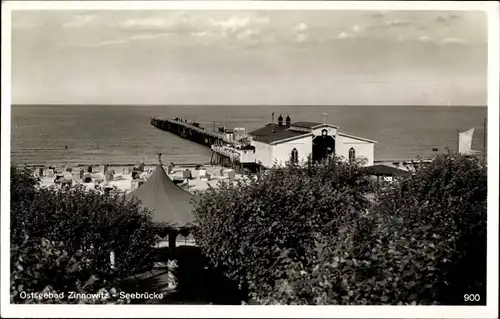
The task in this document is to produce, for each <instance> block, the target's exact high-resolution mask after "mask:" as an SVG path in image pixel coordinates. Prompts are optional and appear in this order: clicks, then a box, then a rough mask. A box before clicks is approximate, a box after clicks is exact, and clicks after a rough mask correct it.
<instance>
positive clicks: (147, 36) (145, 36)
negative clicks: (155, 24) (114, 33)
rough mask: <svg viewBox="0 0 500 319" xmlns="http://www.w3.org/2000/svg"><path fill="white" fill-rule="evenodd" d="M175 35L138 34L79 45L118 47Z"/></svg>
mask: <svg viewBox="0 0 500 319" xmlns="http://www.w3.org/2000/svg"><path fill="white" fill-rule="evenodd" d="M172 35H173V34H171V33H156V34H138V35H134V36H130V37H126V38H122V39H115V40H107V41H101V42H97V43H90V44H83V45H79V46H82V47H104V46H110V45H117V44H126V43H129V42H132V41H138V40H139V41H140V40H152V39H158V38H164V37H169V36H172Z"/></svg>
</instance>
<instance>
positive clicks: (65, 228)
mask: <svg viewBox="0 0 500 319" xmlns="http://www.w3.org/2000/svg"><path fill="white" fill-rule="evenodd" d="M11 176H12V179H11V252H12V254H16V255H13V256H12V258H13V259H15V260H17V261H19V258H21V259H22V260H29V261H30V262H32V263H34V265H33V267H34V268H35V269H36V270H37V271H36V272H33V271H31V270H30V271H28V272H24V273H23V274H22V276H20V277H19V278H17V279H16V280H17V282H16V286H18V285H22V286H23V287H33V289H35V291H41V290H42V289H45V288H46V287H47V286H51V287H53V289H57V291H61V292H67V291H69V290H68V289H74V288H75V287H76V286H75V285H77V283H76V282H84V280H88V279H89V278H90V277H91V276H94V277H96V278H99V280H107V281H108V282H109V281H110V280H112V279H114V278H123V277H126V276H128V275H131V274H134V273H137V272H140V271H142V270H144V269H146V268H149V267H150V266H151V264H152V258H153V248H154V246H155V245H156V243H157V241H158V236H157V235H156V233H157V232H156V231H155V228H154V224H153V222H152V218H151V214H149V212H148V211H145V210H142V209H141V208H140V207H139V206H138V203H137V202H130V201H128V200H127V199H126V198H124V197H122V196H120V195H118V194H115V195H102V194H100V193H98V192H96V191H88V190H85V189H84V188H82V187H79V186H77V187H73V188H63V189H54V188H39V187H37V182H38V181H37V179H36V178H34V177H33V176H32V175H31V173H30V172H29V171H28V170H25V169H18V168H15V167H12V169H11ZM42 239H44V242H45V240H48V241H49V242H50V243H52V242H55V243H62V245H63V246H62V247H63V248H58V247H56V248H50V249H49V248H47V247H46V246H47V245H45V244H44V245H43V246H40V243H41V242H40V241H41V240H42ZM57 245H59V244H57ZM30 249H32V250H33V251H32V250H30ZM111 252H114V253H115V266H114V267H112V266H111V263H110V253H111ZM30 254H31V255H33V256H39V257H36V258H34V257H32V256H31V255H30ZM75 254H79V255H80V257H81V258H82V261H81V262H80V263H79V267H82V268H81V270H79V271H78V272H76V273H75V275H78V277H77V278H76V277H74V276H73V274H69V273H65V270H67V268H64V267H63V268H62V269H58V268H57V267H55V266H54V268H51V267H52V266H51V264H50V262H49V261H50V260H55V259H57V258H63V259H64V258H66V257H68V256H73V257H74V256H76V255H75ZM30 256H31V257H30ZM40 256H42V257H40ZM62 256H66V257H62ZM37 258H42V260H46V262H45V264H44V263H43V262H36V261H37ZM43 258H45V259H43ZM54 258H55V259H54ZM60 262H63V261H60ZM13 267H14V268H16V267H17V266H15V265H14V266H13ZM21 267H22V268H23V269H25V268H26V267H25V266H23V265H22V264H21ZM44 267H45V268H46V270H44V271H40V269H45V268H44ZM61 267H62V266H61ZM28 269H30V267H28ZM51 269H52V270H51ZM51 271H52V272H55V273H54V274H57V275H50V274H51ZM13 275H15V274H13ZM64 276H69V277H68V278H67V279H64V278H65V277H64ZM97 282H99V281H97ZM103 287H104V286H103Z"/></svg>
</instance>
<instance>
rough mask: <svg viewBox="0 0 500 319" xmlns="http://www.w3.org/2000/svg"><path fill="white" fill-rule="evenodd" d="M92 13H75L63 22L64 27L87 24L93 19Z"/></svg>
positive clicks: (77, 26) (76, 26)
mask: <svg viewBox="0 0 500 319" xmlns="http://www.w3.org/2000/svg"><path fill="white" fill-rule="evenodd" d="M95 18H96V17H95V16H94V15H77V16H75V17H74V18H73V19H72V20H70V21H67V22H66V23H64V24H63V27H64V28H79V27H83V26H85V25H87V24H88V23H89V22H91V21H93V20H95Z"/></svg>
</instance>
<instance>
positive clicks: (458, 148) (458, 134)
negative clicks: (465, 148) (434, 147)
mask: <svg viewBox="0 0 500 319" xmlns="http://www.w3.org/2000/svg"><path fill="white" fill-rule="evenodd" d="M458 153H460V130H459V128H458V125H457V154H458Z"/></svg>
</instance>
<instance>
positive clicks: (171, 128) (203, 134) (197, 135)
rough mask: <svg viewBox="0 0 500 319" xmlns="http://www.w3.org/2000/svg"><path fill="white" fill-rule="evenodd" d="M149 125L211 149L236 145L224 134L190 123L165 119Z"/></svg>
mask: <svg viewBox="0 0 500 319" xmlns="http://www.w3.org/2000/svg"><path fill="white" fill-rule="evenodd" d="M151 125H153V126H154V127H156V128H159V129H161V130H163V131H167V132H170V133H173V134H175V135H178V136H180V137H183V138H187V139H189V140H191V141H193V142H196V143H199V144H202V145H205V146H208V147H211V146H212V145H223V144H229V145H233V146H235V145H237V143H236V142H235V141H233V140H231V139H229V138H227V137H226V136H225V135H224V134H222V133H218V132H211V131H208V130H205V129H204V128H202V127H199V126H195V125H193V124H191V123H187V122H182V121H179V120H177V119H172V118H167V119H164V120H162V119H157V118H152V119H151Z"/></svg>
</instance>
